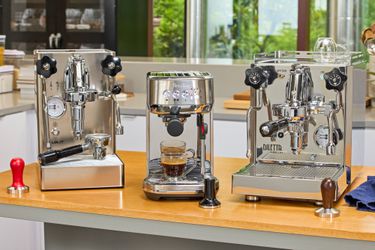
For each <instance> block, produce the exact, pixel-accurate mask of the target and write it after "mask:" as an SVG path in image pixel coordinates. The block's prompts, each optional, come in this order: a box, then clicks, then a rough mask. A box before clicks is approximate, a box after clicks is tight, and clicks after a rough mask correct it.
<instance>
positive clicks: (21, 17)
mask: <svg viewBox="0 0 375 250" xmlns="http://www.w3.org/2000/svg"><path fill="white" fill-rule="evenodd" d="M46 25H47V24H46V1H45V0H13V1H10V30H11V31H39V32H44V31H46Z"/></svg>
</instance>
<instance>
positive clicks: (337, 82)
mask: <svg viewBox="0 0 375 250" xmlns="http://www.w3.org/2000/svg"><path fill="white" fill-rule="evenodd" d="M323 78H324V80H325V82H326V88H327V89H328V90H331V89H333V90H337V91H342V90H343V88H344V85H345V82H346V80H347V79H348V77H347V76H346V75H344V74H343V73H341V71H340V70H339V69H338V68H334V69H332V70H331V71H329V72H327V73H324V75H323Z"/></svg>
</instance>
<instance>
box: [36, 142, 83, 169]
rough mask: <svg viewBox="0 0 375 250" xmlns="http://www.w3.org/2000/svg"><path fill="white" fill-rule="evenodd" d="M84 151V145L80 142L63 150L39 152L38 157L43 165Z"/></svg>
mask: <svg viewBox="0 0 375 250" xmlns="http://www.w3.org/2000/svg"><path fill="white" fill-rule="evenodd" d="M83 151H84V147H83V145H81V144H80V145H75V146H72V147H68V148H64V149H61V150H53V151H47V152H45V153H42V154H39V156H38V159H39V162H40V163H41V164H42V165H46V164H48V163H52V162H55V161H58V160H59V159H61V158H64V157H68V156H71V155H75V154H79V153H82V152H83Z"/></svg>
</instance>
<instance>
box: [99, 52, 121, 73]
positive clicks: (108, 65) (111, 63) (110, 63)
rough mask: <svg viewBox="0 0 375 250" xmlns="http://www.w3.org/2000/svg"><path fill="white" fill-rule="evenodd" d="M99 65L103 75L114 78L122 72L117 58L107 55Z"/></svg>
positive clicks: (119, 60)
mask: <svg viewBox="0 0 375 250" xmlns="http://www.w3.org/2000/svg"><path fill="white" fill-rule="evenodd" d="M101 65H102V72H103V74H105V75H109V76H115V75H117V73H118V72H120V71H121V70H122V66H121V59H120V58H119V57H117V56H112V55H108V56H107V57H106V58H105V59H104V60H103V61H102V63H101Z"/></svg>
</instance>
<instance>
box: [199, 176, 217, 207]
mask: <svg viewBox="0 0 375 250" xmlns="http://www.w3.org/2000/svg"><path fill="white" fill-rule="evenodd" d="M220 205H221V203H220V201H218V199H217V198H216V178H215V177H213V176H209V177H206V178H205V179H204V197H203V199H202V200H201V201H200V202H199V206H200V207H201V208H218V207H220Z"/></svg>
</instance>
